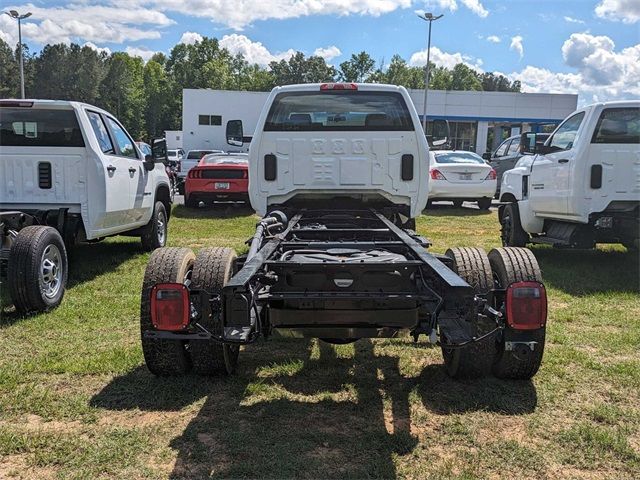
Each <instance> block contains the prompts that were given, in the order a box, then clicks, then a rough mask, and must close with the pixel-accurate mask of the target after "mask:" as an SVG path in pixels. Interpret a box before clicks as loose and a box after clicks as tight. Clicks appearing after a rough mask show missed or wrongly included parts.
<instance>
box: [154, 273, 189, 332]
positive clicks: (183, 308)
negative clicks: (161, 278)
mask: <svg viewBox="0 0 640 480" xmlns="http://www.w3.org/2000/svg"><path fill="white" fill-rule="evenodd" d="M151 323H152V325H153V328H155V329H156V330H167V331H170V332H175V331H180V330H184V329H185V328H187V327H188V326H189V290H188V289H187V287H185V286H184V285H183V284H182V283H158V284H156V285H154V286H153V288H152V289H151Z"/></svg>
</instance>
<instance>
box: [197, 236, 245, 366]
mask: <svg viewBox="0 0 640 480" xmlns="http://www.w3.org/2000/svg"><path fill="white" fill-rule="evenodd" d="M235 259H236V253H235V252H234V251H233V250H232V249H230V248H224V247H218V248H203V249H202V250H200V251H199V252H198V255H197V256H196V261H195V265H194V267H193V277H192V287H191V288H193V289H194V290H206V291H207V292H209V293H211V294H213V295H219V294H220V293H221V292H222V287H224V285H225V284H226V283H227V281H229V279H230V278H231V275H232V273H233V263H234V261H235ZM221 323H222V319H221V315H220V312H216V313H214V314H213V315H211V316H209V317H208V318H202V319H201V320H200V324H201V325H202V326H203V327H204V328H206V329H207V330H209V331H210V332H216V333H219V332H220V331H221V328H220V327H221ZM189 349H190V353H191V361H192V363H193V370H194V372H196V373H198V374H200V375H230V374H232V373H233V372H234V371H235V369H236V366H237V364H238V354H239V353H240V346H239V345H230V344H223V343H220V342H216V341H214V340H192V341H191V342H190V343H189Z"/></svg>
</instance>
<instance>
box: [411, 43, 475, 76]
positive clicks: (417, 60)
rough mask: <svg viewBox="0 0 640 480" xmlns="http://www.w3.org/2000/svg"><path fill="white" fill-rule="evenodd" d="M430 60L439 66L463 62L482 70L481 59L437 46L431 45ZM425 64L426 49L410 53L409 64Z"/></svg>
mask: <svg viewBox="0 0 640 480" xmlns="http://www.w3.org/2000/svg"><path fill="white" fill-rule="evenodd" d="M430 60H431V62H432V63H434V64H435V65H438V66H440V67H446V68H453V67H455V66H456V65H457V64H458V63H464V64H465V65H466V66H468V67H471V68H474V69H476V70H478V71H480V72H481V71H482V68H481V67H482V60H481V59H479V58H474V57H471V56H469V55H463V54H461V53H458V52H456V53H447V52H443V51H442V50H440V49H439V48H438V47H431V59H430ZM426 64H427V50H426V49H425V50H420V51H419V52H415V53H414V54H413V55H411V58H410V59H409V65H411V66H413V67H422V66H424V65H426Z"/></svg>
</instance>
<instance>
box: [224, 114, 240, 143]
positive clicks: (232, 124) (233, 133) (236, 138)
mask: <svg viewBox="0 0 640 480" xmlns="http://www.w3.org/2000/svg"><path fill="white" fill-rule="evenodd" d="M226 133H227V143H228V144H229V145H233V146H234V147H241V146H242V144H243V143H244V134H243V130H242V120H229V121H228V122H227V132H226Z"/></svg>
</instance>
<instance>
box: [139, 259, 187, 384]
mask: <svg viewBox="0 0 640 480" xmlns="http://www.w3.org/2000/svg"><path fill="white" fill-rule="evenodd" d="M194 260H195V255H194V254H193V252H192V251H191V250H190V249H188V248H175V247H169V248H159V249H157V250H155V251H154V252H153V253H152V254H151V258H150V259H149V263H148V264H147V268H146V270H145V272H144V280H143V283H142V296H141V299H140V331H141V335H142V353H143V354H144V360H145V362H146V364H147V368H148V369H149V370H150V371H151V373H153V374H154V375H158V376H169V375H182V374H184V373H187V372H188V371H189V370H190V368H191V361H190V359H189V354H188V352H187V346H188V342H187V341H183V340H170V339H159V338H152V337H145V334H144V333H145V332H147V331H153V330H154V328H153V325H152V323H151V298H150V297H151V288H152V287H153V286H154V285H155V284H157V283H184V284H185V285H187V286H189V285H190V283H191V276H192V272H193V262H194Z"/></svg>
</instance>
